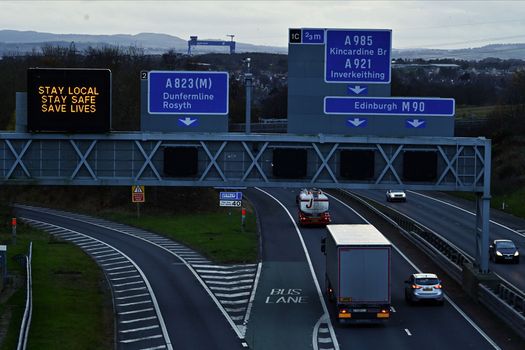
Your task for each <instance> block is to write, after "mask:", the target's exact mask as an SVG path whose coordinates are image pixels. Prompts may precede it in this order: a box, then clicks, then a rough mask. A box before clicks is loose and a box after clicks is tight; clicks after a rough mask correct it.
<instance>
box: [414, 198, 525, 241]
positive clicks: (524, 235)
mask: <svg viewBox="0 0 525 350" xmlns="http://www.w3.org/2000/svg"><path fill="white" fill-rule="evenodd" d="M407 192H410V193H413V194H417V195H418V196H421V197H425V198H427V199H431V200H434V201H436V202H439V203H442V204H445V205H448V206H451V207H453V208H456V209H458V210H461V211H463V212H465V213H468V214H470V215H473V216H476V213H473V212H471V211H469V210H466V209H463V208H460V207H458V206H456V205H454V204H451V203H448V202H445V201H443V200H441V199H437V198H432V197H430V196H427V195H425V194H421V193H418V192H414V191H407ZM489 222H490V223H493V224H494V225H497V226H500V227H503V228H504V229H506V230H509V231H511V232H514V233H515V234H517V235H518V236H521V237H523V238H525V234H523V233H521V232H519V231H517V230H513V229H511V228H510V227H508V226H505V225H503V224H500V223H499V222H496V221H494V220H490V219H489Z"/></svg>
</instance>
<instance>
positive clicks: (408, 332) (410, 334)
mask: <svg viewBox="0 0 525 350" xmlns="http://www.w3.org/2000/svg"><path fill="white" fill-rule="evenodd" d="M405 332H406V334H407V335H408V336H409V337H411V336H412V333H410V331H409V330H408V328H405Z"/></svg>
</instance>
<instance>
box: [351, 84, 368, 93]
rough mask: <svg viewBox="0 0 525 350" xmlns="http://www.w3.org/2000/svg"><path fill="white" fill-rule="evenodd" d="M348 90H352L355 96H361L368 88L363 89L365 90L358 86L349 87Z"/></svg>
mask: <svg viewBox="0 0 525 350" xmlns="http://www.w3.org/2000/svg"><path fill="white" fill-rule="evenodd" d="M348 89H349V90H351V91H353V92H354V94H356V95H359V94H360V93H362V92H363V91H365V90H366V87H363V88H362V87H361V86H359V85H356V86H354V87H349V88H348Z"/></svg>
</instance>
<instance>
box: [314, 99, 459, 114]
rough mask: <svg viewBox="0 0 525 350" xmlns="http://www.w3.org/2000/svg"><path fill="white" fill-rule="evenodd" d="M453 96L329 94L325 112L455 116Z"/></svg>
mask: <svg viewBox="0 0 525 350" xmlns="http://www.w3.org/2000/svg"><path fill="white" fill-rule="evenodd" d="M454 111H455V101H454V99H453V98H425V97H351V96H344V97H339V96H327V97H325V98H324V113H325V114H350V115H406V116H438V117H453V116H454Z"/></svg>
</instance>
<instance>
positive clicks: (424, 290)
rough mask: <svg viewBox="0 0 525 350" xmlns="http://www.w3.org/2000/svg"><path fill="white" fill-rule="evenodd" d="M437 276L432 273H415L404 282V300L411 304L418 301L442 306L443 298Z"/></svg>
mask: <svg viewBox="0 0 525 350" xmlns="http://www.w3.org/2000/svg"><path fill="white" fill-rule="evenodd" d="M442 288H443V287H442V286H441V281H440V280H439V278H438V276H437V275H436V274H433V273H415V274H412V275H410V277H409V278H408V279H407V280H406V281H405V300H406V302H407V303H409V304H412V303H414V302H419V301H436V302H437V303H438V304H439V305H443V303H444V302H445V297H444V294H443V289H442Z"/></svg>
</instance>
